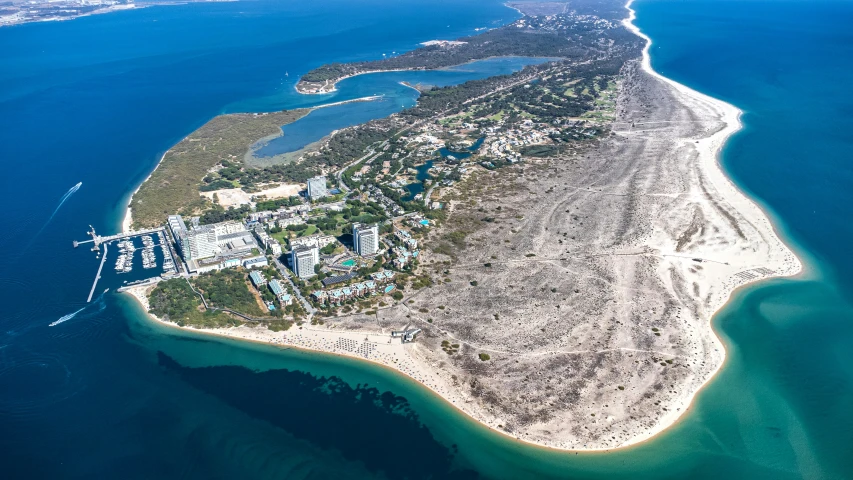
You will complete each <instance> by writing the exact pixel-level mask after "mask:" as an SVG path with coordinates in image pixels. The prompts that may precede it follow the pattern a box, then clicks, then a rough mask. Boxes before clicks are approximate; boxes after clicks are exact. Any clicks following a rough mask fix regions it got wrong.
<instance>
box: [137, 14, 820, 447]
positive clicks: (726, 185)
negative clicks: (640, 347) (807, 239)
mask: <svg viewBox="0 0 853 480" xmlns="http://www.w3.org/2000/svg"><path fill="white" fill-rule="evenodd" d="M632 3H633V0H629V1H628V3H627V4H626V5H625V8H626V9H627V10H628V12H629V16H628V18H626V19H624V20H623V21H622V23H623V25H625V27H626V28H627V29H628V30H629V31H631V32H632V33H634V34H635V35H637V36H639V37H641V38H643V39H644V40H645V41H646V45H645V47H644V49H643V54H642V69H643V71H644V72H646V73H647V74H649V75H650V76H652V77H654V78H656V79H659V80H661V81H663V82H665V83H666V84H667V85H669V86H670V87H671V88H673V89H674V90H675V91H676V92H677V93H678V94H680V95H682V96H683V97H685V98H686V99H688V100H692V101H695V102H697V103H700V104H703V105H705V106H710V107H711V108H712V109H714V110H715V111H716V112H719V113H720V120H721V121H722V122H723V123H724V125H725V126H724V127H723V128H722V129H720V130H719V131H716V132H714V133H713V134H711V135H710V136H708V137H705V138H702V139H700V140H699V141H697V142H696V146H697V149H698V150H699V153H700V156H701V159H700V161H699V163H700V166H701V170H702V172H703V173H704V174H705V175H707V178H708V180H709V182H710V184H711V185H712V186H713V187H714V188H715V189H716V190H717V191H718V192H720V196H721V197H722V198H723V199H724V200H725V201H726V202H727V203H729V204H730V205H732V206H733V207H736V208H735V209H736V210H737V212H738V213H739V214H741V215H743V216H744V217H745V218H747V219H749V220H754V221H755V222H754V223H753V225H754V226H755V227H756V228H757V227H759V226H760V227H762V228H761V229H760V230H759V231H760V232H761V233H765V229H764V228H763V227H767V230H768V231H769V235H767V238H766V241H767V242H772V243H773V246H774V247H780V248H781V249H780V251H782V252H783V253H784V252H785V251H787V252H788V253H789V254H790V255H791V256H792V257H793V262H792V264H791V266H790V267H789V268H788V269H786V270H783V271H778V272H774V273H773V274H772V275H767V276H764V277H758V278H753V279H750V280H743V281H734V282H727V283H723V284H721V285H720V284H712V285H713V286H714V287H716V288H719V290H716V291H714V295H713V298H712V301H711V302H710V303H709V304H708V306H707V309H706V313H707V316H708V321H709V323H708V324H707V327H708V328H707V330H706V331H705V333H708V334H709V335H710V338H712V341H713V343H714V346H715V347H716V348H717V349H718V350H719V351H720V352H721V358H720V361H719V363H718V364H717V366H716V368H715V369H714V370H713V371H711V372H710V374H708V376H707V378H705V379H704V380H703V381H702V383H701V384H700V385H699V386H698V387H697V388H694V389H690V391H689V392H686V393H687V394H686V395H683V396H682V397H681V398H679V399H677V400H676V401H675V402H673V403H672V404H669V405H667V406H668V407H670V409H669V410H668V411H669V412H670V413H669V414H668V415H665V416H663V417H661V418H660V419H659V420H658V421H657V422H656V424H655V425H654V426H653V427H652V428H650V429H647V430H645V431H643V432H642V433H640V434H638V435H636V436H634V437H632V438H631V439H630V440H627V441H625V442H624V443H622V444H620V445H617V446H614V447H594V448H563V447H559V446H555V445H548V444H544V443H540V442H536V441H531V440H524V439H523V438H520V437H519V436H514V435H511V434H509V433H507V432H504V431H501V430H499V429H497V428H495V427H494V426H493V423H494V422H489V421H488V420H487V419H486V418H485V417H486V415H484V414H482V413H481V412H476V411H474V409H468V410H466V409H463V408H462V405H468V404H471V401H470V400H469V399H467V398H466V397H465V396H464V395H462V394H460V393H458V392H456V391H454V390H452V389H449V388H447V385H446V384H445V383H444V380H443V378H442V377H439V376H438V375H436V374H434V373H432V372H430V369H429V368H424V367H423V366H422V365H420V363H421V362H419V361H418V360H417V359H415V358H414V357H413V356H412V355H411V354H409V353H407V348H409V349H412V350H415V349H417V348H418V346H417V344H409V345H407V346H403V345H394V346H395V347H396V346H399V347H400V348H399V349H398V350H397V352H396V353H399V352H400V351H402V352H406V360H408V361H409V362H410V365H412V366H413V367H410V369H409V370H408V371H407V369H405V368H402V367H401V366H400V365H395V364H394V363H395V362H390V363H385V362H381V361H377V360H373V359H370V358H365V357H363V356H359V355H356V354H355V353H349V352H343V351H328V350H324V349H322V348H320V345H319V344H318V345H316V346H315V345H312V342H314V343H317V342H323V341H330V340H331V339H332V338H333V337H334V338H350V337H353V338H360V337H365V336H367V337H370V336H380V337H381V336H382V335H383V334H382V333H379V334H374V333H370V332H361V331H345V330H340V331H333V330H332V329H312V328H310V327H306V328H303V329H299V330H295V329H296V328H298V327H295V326H294V327H292V328H291V329H290V330H287V331H286V332H271V331H269V330H265V329H263V330H262V329H259V328H251V327H232V328H228V329H218V330H211V329H195V328H184V327H179V326H177V325H176V324H173V323H171V322H166V321H164V320H162V319H159V318H157V317H156V316H154V315H152V314H150V313H148V306H147V298H145V296H144V294H141V293H140V292H144V290H145V288H146V287H131V288H128V289H127V290H126V292H127V293H129V294H131V296H133V297H134V298H135V299H136V300H137V302H139V304H140V306H142V307H143V309H144V310H145V311H146V313H147V315H149V316H150V317H152V318H151V320H153V321H156V322H157V323H158V324H160V325H166V326H169V327H172V328H178V329H181V330H184V331H188V332H194V333H202V334H207V335H214V336H216V337H227V338H232V339H236V340H244V341H251V342H257V343H264V344H268V345H279V346H284V345H286V346H288V347H292V348H298V349H300V350H304V351H308V352H312V353H320V354H325V353H328V354H332V355H338V356H345V357H350V358H353V359H356V360H362V361H367V362H370V363H373V364H376V365H380V366H383V367H386V368H390V369H392V370H394V371H395V372H396V373H398V374H402V375H404V376H406V377H409V379H410V380H414V381H416V382H418V383H419V384H420V386H422V387H425V388H426V389H428V390H430V391H431V393H432V394H434V395H436V396H438V397H440V398H441V399H442V400H443V401H445V402H447V403H448V404H449V405H452V406H453V407H455V408H456V409H457V410H458V411H459V412H461V413H462V414H464V415H465V416H466V417H468V418H469V419H471V420H473V421H476V422H477V423H478V424H479V426H481V427H485V428H488V429H489V431H491V432H497V433H500V434H501V436H503V437H505V438H507V439H510V440H513V441H518V442H521V443H523V444H525V445H527V446H534V447H538V448H547V449H550V450H556V451H560V452H571V451H575V452H609V451H611V450H619V449H624V448H627V447H631V446H634V445H638V444H641V443H643V442H645V441H648V440H650V439H653V438H654V437H655V436H656V435H658V434H659V433H661V432H663V431H665V430H666V429H668V428H669V427H671V426H673V425H675V424H676V423H677V422H678V421H679V420H680V419H681V418H683V417H684V414H685V412H687V411H688V410H690V408H691V407H692V406H693V401H694V400H695V398H696V396H697V395H698V393H699V392H700V391H702V389H703V388H705V386H707V385H708V384H709V382H710V381H711V380H713V379H714V378H715V377H716V376H717V373H719V371H720V370H721V369H722V366H723V365H724V364H725V361H726V358H727V356H726V349H725V345H724V344H723V342H722V340H721V339H720V337H719V335H718V334H717V332H716V330H715V329H714V328H713V317H714V316H715V315H716V314H717V313H718V312H719V311H720V310H721V309H722V308H724V307H725V305H726V304H727V303H728V302H729V301H730V299H731V297H732V296H733V295H734V293H735V292H736V291H737V290H738V289H740V288H741V287H744V286H747V285H751V284H754V283H757V282H758V281H760V280H766V279H769V278H775V277H790V276H793V275H798V274H801V273H802V272H803V271H804V267H803V262H802V260H801V259H800V258H799V257H798V256H797V255H796V253H795V252H793V251H792V249H791V248H790V247H788V246H787V245H786V244H785V243H784V242H783V241H782V239H781V238H780V236H779V235H778V231H777V229H776V227H775V226H774V225H773V224H772V222H771V221H770V217H769V216H768V215H767V214H766V213H765V212H764V211H763V210H762V208H761V207H760V205H758V204H757V203H756V202H755V201H754V200H752V199H751V198H749V197H748V196H747V195H746V194H745V193H744V192H743V191H741V190H740V189H739V188H738V187H737V185H735V184H734V183H733V182H732V180H731V179H729V178H728V177H727V176H726V173H725V172H724V171H723V169H722V165H721V163H720V156H721V154H722V148H723V147H724V145H725V144H726V142H727V141H728V139H729V138H730V137H731V136H732V135H733V134H734V133H736V132H738V131H739V130H740V129H741V128H742V126H743V125H742V123H741V121H740V115H741V113H742V112H741V110H739V109H738V108H737V107H735V106H733V105H731V104H728V103H726V102H723V101H722V100H719V99H715V98H712V97H710V96H708V95H705V94H703V93H701V92H698V91H696V90H693V89H691V88H689V87H687V86H686V85H683V84H680V83H678V82H676V81H674V80H671V79H669V78H666V77H664V76H662V75H660V74H659V73H657V72H655V71H654V70H653V68H652V67H651V58H650V55H649V50H650V48H651V45H652V41H651V39H650V38H649V37H648V36H647V35H645V34H644V33H643V32H642V31H641V30H640V29H639V28H638V27H637V26H636V25H634V24H633V21H634V20H635V18H636V14H635V11H634V10H633V9H632V8H631V5H632ZM462 65H464V64H462ZM446 68H452V67H446ZM409 70H418V69H400V70H378V71H366V72H360V73H356V74H353V75H349V76H346V77H343V78H341V79H338V80H337V81H336V82H335V83H334V84H332V90H329V91H324V92H310V93H305V92H301V91H300V92H299V93H303V94H321V93H331V92H333V91H335V88H334V87H335V84H336V83H337V82H338V81H340V80H343V79H346V78H350V77H354V76H357V75H364V74H369V73H381V72H390V71H409ZM412 88H413V87H412ZM297 91H299V89H298V88H297ZM338 103H341V102H338ZM330 105H331V104H330ZM330 105H325V106H330ZM314 108H322V106H318V107H314ZM164 156H165V153H164V154H163V156H161V159H160V162H162V160H163V157H164ZM160 162H158V164H157V167H155V169H154V170H152V173H151V174H153V172H154V171H156V168H158V167H159V165H160ZM151 174H149V176H148V178H150V176H151ZM148 178H146V180H145V181H147V180H148ZM142 183H145V182H144V181H143V182H142ZM141 185H142V184H140V186H141ZM138 190H139V187H137V189H136V190H135V191H134V194H135V193H136V191H138ZM132 197H133V195H131V197H130V199H132ZM130 199H129V200H128V209H127V212H126V215H125V219H124V222H123V228H125V229H127V228H129V226H130V225H131V224H132V214H131V211H130V208H129V204H130ZM783 256H784V255H783ZM774 266H775V265H774ZM297 332H303V333H305V335H299V337H300V338H299V339H294V342H295V343H283V342H284V341H285V340H287V339H288V335H289V334H290V335H291V336H292V334H294V333H297ZM309 333H311V334H312V335H313V337H314V338H313V339H308V336H309V335H308V334H309ZM303 336H304V337H305V340H302V339H301V337H303ZM382 338H383V339H384V338H387V335H386V337H382ZM300 342H303V343H304V344H300ZM371 343H373V342H371ZM377 345H380V344H379V343H377ZM382 345H384V344H382ZM389 345H390V344H389ZM389 358H390V357H389ZM708 358H710V359H711V360H712V361H713V360H715V359H714V358H712V357H708ZM410 372H412V373H410ZM413 373H414V375H413ZM431 373H432V374H431ZM419 377H420V378H419ZM427 378H429V379H430V380H432V382H433V383H427V382H425V381H424V380H425V379H427ZM436 379H437V381H436ZM439 382H440V383H439ZM472 406H473V405H472ZM555 443H556V442H555Z"/></svg>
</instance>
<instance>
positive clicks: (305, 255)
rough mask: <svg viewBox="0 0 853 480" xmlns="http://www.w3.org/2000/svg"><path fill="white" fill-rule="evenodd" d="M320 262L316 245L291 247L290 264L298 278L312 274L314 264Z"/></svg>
mask: <svg viewBox="0 0 853 480" xmlns="http://www.w3.org/2000/svg"><path fill="white" fill-rule="evenodd" d="M319 263H320V249H319V248H317V247H306V246H300V247H293V250H291V252H290V266H291V268H293V273H295V274H296V276H298V277H299V278H308V277H312V276H314V266H315V265H317V264H319Z"/></svg>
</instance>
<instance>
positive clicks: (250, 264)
mask: <svg viewBox="0 0 853 480" xmlns="http://www.w3.org/2000/svg"><path fill="white" fill-rule="evenodd" d="M269 264H270V262H269V261H267V257H263V256H261V257H253V258H249V259H246V260H243V267H245V268H248V269H252V268H263V267H266V266H267V265H269Z"/></svg>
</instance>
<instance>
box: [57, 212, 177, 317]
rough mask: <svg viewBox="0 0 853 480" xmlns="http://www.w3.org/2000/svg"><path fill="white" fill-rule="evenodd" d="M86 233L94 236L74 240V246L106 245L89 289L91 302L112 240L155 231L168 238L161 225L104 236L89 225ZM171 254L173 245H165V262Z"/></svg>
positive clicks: (98, 249) (88, 300)
mask: <svg viewBox="0 0 853 480" xmlns="http://www.w3.org/2000/svg"><path fill="white" fill-rule="evenodd" d="M86 233H87V234H88V235H89V236H90V237H92V238H91V239H89V240H82V241H77V240H74V242H73V245H74V248H77V247H79V246H80V245H83V244H85V243H91V244H92V251H93V252H99V251H100V250H101V245H103V246H104V251H103V256H102V257H101V264H100V266H98V273H97V274H95V281H94V282H93V283H92V289H91V290H90V291H89V298H88V299H87V300H86V303H89V302H91V301H92V297H93V296H94V295H95V289H96V288H97V286H98V280H100V279H101V271H103V269H104V263H105V262H106V261H107V249H108V247H109V243H110V242H112V241H115V240H122V239H125V238H130V237H136V236H140V235H150V234H154V233H158V234H162V235H163V236H162V237H161V238H166V237H165V233H166V227H164V226H160V227H157V228H149V229H146V230H133V231H130V232H124V233H117V234H115V235H109V236H106V237H104V236H101V235H98V234H97V233H96V232H95V227H93V226H91V225H89V231H88V232H86ZM167 252H168V253H167ZM171 256H172V255H171V247H170V246H169V245H164V252H163V258H164V262H165V259H166V258H167V257H171ZM164 264H165V263H164ZM173 268H175V269H176V268H177V266H174V267H173Z"/></svg>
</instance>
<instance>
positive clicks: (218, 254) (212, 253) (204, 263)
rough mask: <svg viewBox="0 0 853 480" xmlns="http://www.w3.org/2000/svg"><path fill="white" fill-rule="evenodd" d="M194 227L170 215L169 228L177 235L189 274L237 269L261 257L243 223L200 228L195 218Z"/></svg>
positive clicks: (216, 224) (233, 222) (229, 222)
mask: <svg viewBox="0 0 853 480" xmlns="http://www.w3.org/2000/svg"><path fill="white" fill-rule="evenodd" d="M192 225H193V226H192V227H191V228H189V229H188V228H187V226H186V224H185V223H184V221H183V219H182V218H181V216H180V215H171V216H169V229H170V230H171V231H172V234H173V235H175V239H176V240H177V243H178V246H179V247H180V250H181V254H182V256H183V257H184V260H185V261H186V263H187V268H188V269H189V271H190V273H201V272H207V271H211V270H219V269H223V268H230V267H238V266H240V265H241V264H243V262H244V261H247V260H250V259H251V258H256V257H258V256H259V254H260V252H259V251H258V244H257V243H256V242H255V239H254V238H252V234H251V232H249V231H248V230H246V226H245V225H243V224H242V223H241V222H235V221H228V222H221V223H214V224H211V225H200V224H199V223H198V219H197V218H193V219H192ZM257 266H263V265H257Z"/></svg>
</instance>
